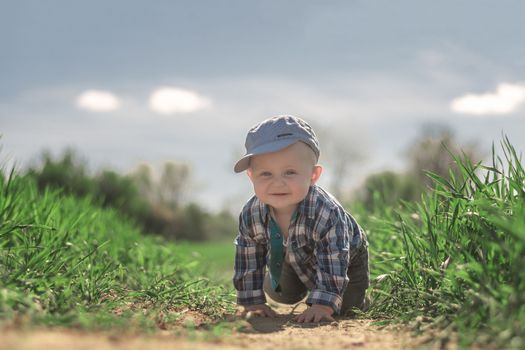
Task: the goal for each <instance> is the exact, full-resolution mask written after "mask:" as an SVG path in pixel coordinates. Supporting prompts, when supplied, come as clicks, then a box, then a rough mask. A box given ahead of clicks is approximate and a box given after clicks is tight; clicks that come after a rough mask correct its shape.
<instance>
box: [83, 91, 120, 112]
mask: <svg viewBox="0 0 525 350" xmlns="http://www.w3.org/2000/svg"><path fill="white" fill-rule="evenodd" d="M76 105H77V107H78V108H80V109H86V110H88V111H93V112H111V111H114V110H117V109H119V107H120V100H119V99H118V97H117V96H115V95H114V94H113V93H111V92H109V91H101V90H86V91H84V92H83V93H81V94H80V95H79V96H78V97H77V100H76Z"/></svg>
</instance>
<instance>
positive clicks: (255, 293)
mask: <svg viewBox="0 0 525 350" xmlns="http://www.w3.org/2000/svg"><path fill="white" fill-rule="evenodd" d="M249 220H250V218H249V217H247V215H246V214H245V213H241V215H240V217H239V234H238V235H237V238H236V239H235V247H236V248H235V249H236V252H235V267H234V269H235V273H234V276H233V285H234V287H235V289H236V290H237V304H239V305H255V304H264V303H266V297H265V295H264V291H263V282H264V273H265V266H266V253H267V247H266V245H264V244H261V243H258V242H257V241H256V240H255V238H254V233H253V229H251V228H250V226H251V225H249V224H248V221H249Z"/></svg>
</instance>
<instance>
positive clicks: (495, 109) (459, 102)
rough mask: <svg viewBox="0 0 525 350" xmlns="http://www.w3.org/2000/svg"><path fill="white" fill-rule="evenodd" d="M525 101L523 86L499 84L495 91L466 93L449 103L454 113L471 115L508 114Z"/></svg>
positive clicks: (524, 88)
mask: <svg viewBox="0 0 525 350" xmlns="http://www.w3.org/2000/svg"><path fill="white" fill-rule="evenodd" d="M523 102H525V86H523V85H517V84H507V83H503V84H499V85H498V88H497V90H496V92H495V93H486V94H481V95H476V94H466V95H464V96H461V97H458V98H456V99H454V100H452V102H451V103H450V108H451V109H452V111H454V112H456V113H463V114H472V115H490V114H509V113H512V112H514V111H515V110H516V109H518V107H519V106H520V105H521V104H522V103H523Z"/></svg>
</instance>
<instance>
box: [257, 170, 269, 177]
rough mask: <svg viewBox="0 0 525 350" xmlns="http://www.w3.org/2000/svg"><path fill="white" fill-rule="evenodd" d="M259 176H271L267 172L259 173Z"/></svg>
mask: <svg viewBox="0 0 525 350" xmlns="http://www.w3.org/2000/svg"><path fill="white" fill-rule="evenodd" d="M259 175H260V176H271V175H272V174H271V173H269V172H267V171H265V172H262V173H260V174H259Z"/></svg>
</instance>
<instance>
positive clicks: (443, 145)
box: [357, 125, 482, 210]
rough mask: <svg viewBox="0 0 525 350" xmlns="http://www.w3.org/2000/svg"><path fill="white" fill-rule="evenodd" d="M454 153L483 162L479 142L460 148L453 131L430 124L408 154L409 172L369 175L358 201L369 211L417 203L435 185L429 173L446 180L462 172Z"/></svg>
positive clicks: (358, 195) (358, 194)
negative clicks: (404, 203) (400, 202)
mask: <svg viewBox="0 0 525 350" xmlns="http://www.w3.org/2000/svg"><path fill="white" fill-rule="evenodd" d="M451 153H452V154H454V155H457V154H462V153H463V154H465V155H466V156H467V157H469V158H470V159H471V160H472V161H473V162H477V161H479V160H480V159H482V156H481V153H480V151H479V147H478V146H477V144H476V143H475V142H470V143H467V144H463V145H462V146H461V147H460V146H459V145H458V142H457V141H456V139H455V136H454V133H453V132H452V130H451V129H450V128H448V127H446V126H442V125H427V126H425V127H424V128H423V130H422V133H421V135H420V136H419V137H418V138H416V140H414V142H413V143H412V144H411V146H410V147H409V148H408V150H407V151H406V156H407V158H408V168H407V170H406V171H404V172H400V173H394V172H391V171H385V172H382V173H379V174H372V175H369V176H368V177H367V178H366V180H365V183H364V185H363V187H362V188H361V189H360V190H358V193H357V198H358V199H359V200H360V201H362V202H363V204H364V205H365V207H366V208H368V209H369V210H372V209H373V208H374V207H375V206H376V205H394V204H395V203H398V202H399V200H407V201H413V200H417V199H419V198H420V196H421V194H422V193H423V192H424V191H427V190H429V189H431V188H432V186H433V182H432V179H431V178H430V177H429V176H428V175H427V174H426V172H427V171H430V172H432V173H435V174H437V175H439V176H441V177H443V178H445V179H449V178H450V174H451V173H452V174H457V173H458V172H459V171H460V169H459V168H458V167H457V165H456V164H455V162H454V159H453V157H452V155H451Z"/></svg>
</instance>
